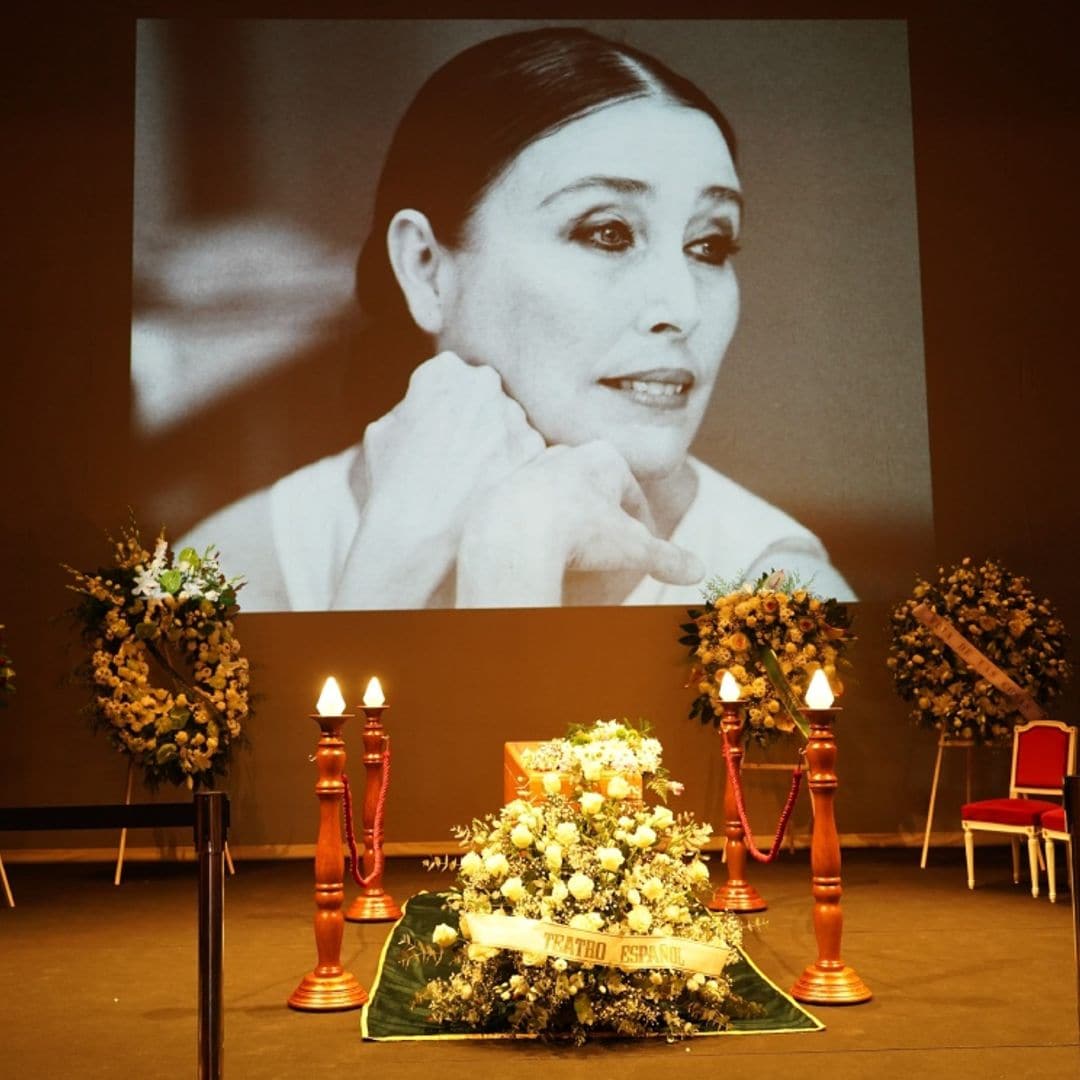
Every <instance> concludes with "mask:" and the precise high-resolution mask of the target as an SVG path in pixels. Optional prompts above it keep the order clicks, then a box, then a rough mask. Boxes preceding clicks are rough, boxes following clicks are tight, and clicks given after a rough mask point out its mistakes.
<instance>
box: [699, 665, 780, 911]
mask: <svg viewBox="0 0 1080 1080" xmlns="http://www.w3.org/2000/svg"><path fill="white" fill-rule="evenodd" d="M729 675H730V672H725V673H724V678H725V680H726V679H727V678H728V676H729ZM729 685H730V686H731V687H732V688H733V693H734V695H735V696H734V697H731V698H724V699H723V714H722V716H721V720H720V737H721V739H723V740H724V755H725V758H730V759H731V767H730V768H728V767H727V762H726V760H725V767H724V835H725V840H724V862H725V866H726V868H727V881H726V882H724V884H723V885H717V887H716V889H715V890H714V892H713V895H712V899H711V900H710V901H709V904H708V906H709V908H710V910H712V911H739V912H745V913H750V912H755V911H765V910H766V909H767V908H768V906H769V905H768V904H766V903H765V901H764V900H763V899H762V897H761V894H760V893H759V892H758V891H757V889H755V888H754V886H753V885H751V884H750V882H749V881H747V880H746V836H745V834H744V833H743V827H742V821H741V820H740V818H739V805H738V801H737V795H736V792H735V785H734V784H733V783H732V774H734V776H735V777H736V778H738V777H739V776H741V773H742V759H743V723H744V717H743V704H742V702H740V701H739V700H738V697H737V695H738V687H737V686H736V685H735V683H734V679H733V680H732V682H731V683H730V684H729ZM722 692H723V691H722ZM728 692H729V693H732V691H731V690H729V691H728Z"/></svg>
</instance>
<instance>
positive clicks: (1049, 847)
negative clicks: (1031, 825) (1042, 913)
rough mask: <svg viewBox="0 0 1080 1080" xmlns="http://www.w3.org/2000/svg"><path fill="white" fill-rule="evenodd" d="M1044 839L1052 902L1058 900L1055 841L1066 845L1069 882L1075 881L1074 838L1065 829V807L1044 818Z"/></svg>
mask: <svg viewBox="0 0 1080 1080" xmlns="http://www.w3.org/2000/svg"><path fill="white" fill-rule="evenodd" d="M1042 837H1043V843H1044V844H1045V845H1046V884H1047V889H1048V891H1049V893H1050V902H1051V903H1054V902H1055V901H1056V900H1057V874H1056V871H1055V868H1054V841H1055V840H1061V841H1062V842H1063V843H1064V844H1065V858H1066V860H1067V864H1068V867H1069V880H1070V881H1072V879H1073V864H1072V857H1073V854H1072V843H1071V840H1072V837H1071V836H1070V835H1069V831H1068V829H1066V828H1065V807H1063V806H1059V807H1058V808H1057V809H1056V810H1047V811H1046V812H1045V813H1044V814H1043V816H1042Z"/></svg>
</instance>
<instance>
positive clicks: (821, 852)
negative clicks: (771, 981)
mask: <svg viewBox="0 0 1080 1080" xmlns="http://www.w3.org/2000/svg"><path fill="white" fill-rule="evenodd" d="M801 712H802V713H803V715H804V716H805V717H806V718H807V720H808V721H809V724H810V740H809V742H808V743H807V745H806V767H807V771H808V777H807V782H808V783H809V785H810V799H811V802H812V803H813V807H814V826H813V835H812V838H811V841H810V872H811V874H812V880H813V884H812V891H813V895H814V936H815V937H816V938H817V948H818V958H817V960H816V961H815V962H814V963H813V964H811V965H810V966H809V967H808V968H807V969H806V970H805V971H804V972H803V973H802V975H800V976H799V978H798V980H797V981H796V983H795V985H794V986H793V987H792V990H791V996H792V997H794V998H795V999H796V1000H797V1001H803V1002H807V1003H809V1004H814V1005H856V1004H858V1003H859V1002H863V1001H869V1000H870V998H871V997H873V994H872V993H871V992H870V990H869V988H868V987H867V986H866V984H865V983H864V982H863V981H862V979H860V978H859V976H858V975H857V974H856V973H855V972H854V971H853V970H852V969H851V968H849V967H847V966H845V964H844V963H843V961H842V960H841V959H840V938H841V935H842V933H843V927H844V916H843V912H842V911H841V908H840V897H841V895H842V894H843V891H844V890H843V884H842V882H841V878H840V836H839V834H838V833H837V831H836V816H835V807H834V802H835V799H836V788H837V779H836V736H835V733H834V731H833V724H834V722H835V720H836V717H837V716H838V714H839V713H840V710H839V709H814V708H804V709H802V710H801Z"/></svg>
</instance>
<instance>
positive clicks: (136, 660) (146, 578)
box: [65, 522, 251, 789]
mask: <svg viewBox="0 0 1080 1080" xmlns="http://www.w3.org/2000/svg"><path fill="white" fill-rule="evenodd" d="M114 546H115V563H116V565H115V566H112V567H107V568H104V569H99V570H96V571H93V572H90V573H84V572H82V571H80V570H76V569H74V568H73V567H70V566H66V567H65V569H66V570H68V571H69V572H70V573H71V574H72V575H73V576H74V578H75V584H73V585H70V586H68V587H69V588H70V589H72V590H73V591H75V592H77V593H80V594H81V596H82V600H81V602H80V603H79V604H78V606H77V607H76V608H75V609H74V610H73V612H72V614H73V615H74V616H75V618H76V619H77V621H78V622H79V623H80V624H81V625H82V632H83V637H84V639H85V641H86V642H87V645H88V647H89V650H90V658H89V661H88V662H87V663H86V664H84V665H83V666H82V667H81V668H80V674H81V675H82V676H83V677H84V678H85V680H86V681H87V682H88V684H89V686H90V688H91V690H92V693H93V699H92V701H91V702H90V704H89V706H88V711H89V713H90V717H91V723H92V724H93V726H94V727H95V728H98V729H101V730H103V731H105V732H106V734H107V736H108V738H109V740H110V741H111V742H112V744H113V745H114V746H115V747H116V748H117V749H118V750H119V751H121V752H122V753H125V754H127V755H128V756H129V758H130V760H131V763H132V765H133V766H134V767H137V768H139V769H141V771H142V776H143V779H144V781H145V782H146V784H147V786H148V787H150V788H156V787H157V786H158V785H159V784H161V783H162V782H163V781H165V782H168V783H171V784H177V785H185V786H187V787H188V788H192V789H193V788H196V787H200V786H203V787H210V786H212V785H213V783H214V780H215V778H216V777H217V776H218V775H219V774H221V773H222V772H224V771H225V769H226V767H227V765H228V760H229V755H230V752H231V750H232V747H233V745H234V744H235V743H236V742H237V741H238V740H239V739H240V738H241V735H242V731H243V724H244V722H245V721H246V720H247V719H248V718H249V717H250V716H251V704H250V700H249V692H248V662H247V660H246V659H245V658H244V657H243V656H242V655H241V653H240V642H239V641H237V639H236V635H235V633H234V631H233V622H232V620H233V617H234V615H235V614H236V612H237V610H238V609H237V605H236V592H237V590H238V589H239V588H240V587H241V586H242V585H243V583H244V580H243V578H241V577H233V578H226V577H225V575H224V574H223V573H222V570H221V565H220V562H219V556H218V553H217V551H216V550H215V549H214V548H208V549H207V550H206V551H205V552H204V553H203V554H202V555H200V554H199V553H198V552H196V551H195V550H194V549H192V548H185V549H184V550H183V551H181V552H180V554H179V555H178V556H176V557H175V559H174V557H173V554H172V552H171V551H170V549H169V545H168V543H167V542H166V540H165V535H164V532H162V533H161V535H159V536H158V538H157V543H156V544H155V546H154V551H153V554H151V553H150V552H149V551H147V550H146V549H145V548H144V547H143V545H142V542H141V540H140V539H139V532H138V529H137V527H136V526H135V524H134V523H133V522H132V523H130V524H129V525H128V527H127V528H126V529H125V530H124V531H123V532H122V534H121V539H120V540H119V541H117V542H115V545H114Z"/></svg>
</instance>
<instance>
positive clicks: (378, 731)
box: [345, 702, 401, 922]
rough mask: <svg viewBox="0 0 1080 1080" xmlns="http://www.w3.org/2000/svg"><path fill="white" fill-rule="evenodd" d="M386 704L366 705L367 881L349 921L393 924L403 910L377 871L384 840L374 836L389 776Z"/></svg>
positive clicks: (365, 827) (353, 903)
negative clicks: (385, 762)
mask: <svg viewBox="0 0 1080 1080" xmlns="http://www.w3.org/2000/svg"><path fill="white" fill-rule="evenodd" d="M387 708H388V706H386V705H368V704H367V703H366V702H365V703H364V705H363V709H364V735H363V738H364V758H363V761H364V769H365V771H366V776H365V779H364V832H363V837H364V854H363V858H362V865H363V877H364V880H365V881H366V882H367V885H364V886H363V887H362V888H361V890H360V895H359V896H358V897H357V898H356V899H355V900H354V901H353V902H352V904H351V905H350V906H349V909H348V911H346V912H345V918H346V919H348V920H349V922H392V921H394V920H395V919H400V918H401V908H399V907H398V905H397V903H396V902H395V901H394V898H393V897H392V896H390V894H389V893H387V892H386V891H385V890H384V889H383V887H382V870H381V869H379V870H378V872H376V869H377V868H376V863H377V860H378V856H379V855H380V854H381V847H382V842H383V841H382V837H381V836H376V835H375V818H376V814H377V812H378V807H379V802H380V800H381V799H382V797H383V784H384V783H385V782H386V777H385V775H384V771H383V754H384V751H385V748H386V746H387V745H388V743H389V739H388V737H387V736H386V735H385V734H384V733H383V726H382V714H383V713H384V712H385V711H386V709H387Z"/></svg>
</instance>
